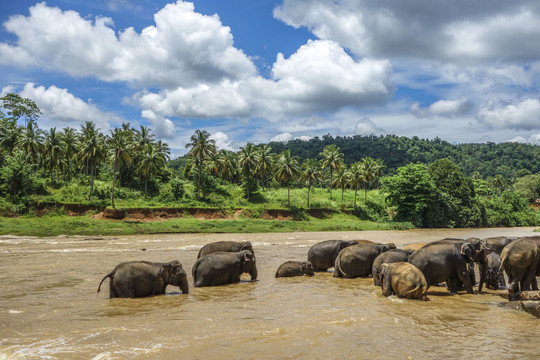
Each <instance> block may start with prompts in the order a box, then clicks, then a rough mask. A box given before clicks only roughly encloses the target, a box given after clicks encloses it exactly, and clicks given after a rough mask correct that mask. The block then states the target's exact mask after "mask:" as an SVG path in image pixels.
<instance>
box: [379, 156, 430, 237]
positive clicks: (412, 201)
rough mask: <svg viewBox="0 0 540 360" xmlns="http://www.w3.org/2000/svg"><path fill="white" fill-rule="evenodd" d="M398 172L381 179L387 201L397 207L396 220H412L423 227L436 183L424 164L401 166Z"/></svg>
mask: <svg viewBox="0 0 540 360" xmlns="http://www.w3.org/2000/svg"><path fill="white" fill-rule="evenodd" d="M397 172H398V173H397V175H393V176H388V177H385V178H383V179H382V180H381V182H382V184H383V187H384V192H385V194H386V201H387V203H388V204H389V205H390V206H395V207H396V216H395V219H396V220H398V221H410V222H412V223H413V224H414V225H415V226H418V227H421V226H422V225H423V224H424V222H425V221H426V219H427V216H428V211H429V209H430V207H431V206H432V204H433V201H434V200H435V192H436V187H435V183H434V182H433V180H432V179H431V177H430V175H429V172H428V169H427V166H426V165H424V164H408V165H405V166H402V167H399V168H398V169H397Z"/></svg>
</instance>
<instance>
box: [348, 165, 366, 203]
mask: <svg viewBox="0 0 540 360" xmlns="http://www.w3.org/2000/svg"><path fill="white" fill-rule="evenodd" d="M348 178H349V182H348V184H349V185H350V186H351V187H353V188H354V208H355V209H356V195H357V194H358V188H359V187H360V186H361V185H363V184H365V183H366V176H365V173H364V166H363V165H362V163H361V162H356V163H354V164H352V165H351V168H350V169H349V174H348Z"/></svg>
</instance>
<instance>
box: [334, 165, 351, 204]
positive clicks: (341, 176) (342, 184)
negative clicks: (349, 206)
mask: <svg viewBox="0 0 540 360" xmlns="http://www.w3.org/2000/svg"><path fill="white" fill-rule="evenodd" d="M348 183H349V172H348V169H347V165H346V164H344V165H343V167H342V168H341V169H339V170H338V173H337V174H336V178H335V179H334V182H333V184H332V185H334V187H336V188H338V187H339V188H340V189H341V201H343V195H344V193H345V188H346V187H347V184H348Z"/></svg>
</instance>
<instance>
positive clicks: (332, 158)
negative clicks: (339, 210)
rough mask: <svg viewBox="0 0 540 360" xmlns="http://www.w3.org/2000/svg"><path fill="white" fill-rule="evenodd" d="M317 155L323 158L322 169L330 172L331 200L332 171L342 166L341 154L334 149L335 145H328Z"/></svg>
mask: <svg viewBox="0 0 540 360" xmlns="http://www.w3.org/2000/svg"><path fill="white" fill-rule="evenodd" d="M319 155H321V156H322V157H323V159H322V168H323V169H326V168H328V170H329V171H330V200H332V182H333V177H332V175H333V173H334V171H336V170H339V169H340V168H341V167H342V166H343V154H342V153H340V152H339V148H336V146H335V145H328V146H326V147H325V148H324V150H323V151H322V152H321V153H320V154H319Z"/></svg>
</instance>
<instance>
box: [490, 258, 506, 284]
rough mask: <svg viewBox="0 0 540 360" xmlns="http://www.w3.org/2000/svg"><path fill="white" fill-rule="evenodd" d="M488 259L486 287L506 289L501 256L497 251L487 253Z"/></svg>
mask: <svg viewBox="0 0 540 360" xmlns="http://www.w3.org/2000/svg"><path fill="white" fill-rule="evenodd" d="M487 260H488V263H487V272H486V287H487V288H488V289H491V290H497V289H506V281H505V280H504V274H503V270H502V268H501V256H500V255H499V254H498V253H497V252H491V253H489V254H488V255H487Z"/></svg>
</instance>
